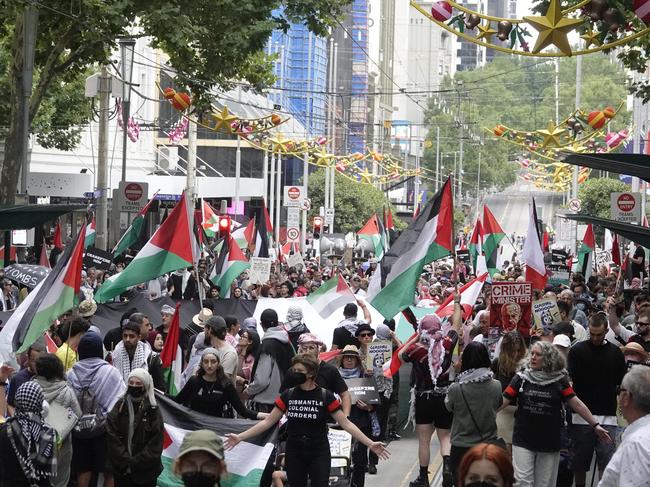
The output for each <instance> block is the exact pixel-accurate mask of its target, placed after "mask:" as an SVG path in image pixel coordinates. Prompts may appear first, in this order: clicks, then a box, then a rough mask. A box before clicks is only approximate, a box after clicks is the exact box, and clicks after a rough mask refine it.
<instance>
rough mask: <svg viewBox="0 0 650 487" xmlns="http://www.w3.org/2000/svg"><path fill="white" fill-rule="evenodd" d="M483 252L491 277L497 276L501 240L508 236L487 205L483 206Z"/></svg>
mask: <svg viewBox="0 0 650 487" xmlns="http://www.w3.org/2000/svg"><path fill="white" fill-rule="evenodd" d="M482 228H483V252H484V253H485V260H486V261H487V266H488V269H489V271H490V275H491V276H493V275H494V274H496V273H497V272H498V271H499V269H497V256H498V254H497V250H498V248H499V245H500V244H501V240H503V239H504V237H505V236H506V234H505V232H504V231H503V229H502V228H501V225H499V222H498V221H497V219H496V218H494V215H493V214H492V212H491V211H490V209H489V208H488V206H487V205H485V206H483V226H482Z"/></svg>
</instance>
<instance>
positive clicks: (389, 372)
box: [382, 332, 417, 378]
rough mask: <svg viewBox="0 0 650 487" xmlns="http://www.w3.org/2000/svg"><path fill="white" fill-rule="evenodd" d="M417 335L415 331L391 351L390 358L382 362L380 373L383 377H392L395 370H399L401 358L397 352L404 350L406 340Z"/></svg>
mask: <svg viewBox="0 0 650 487" xmlns="http://www.w3.org/2000/svg"><path fill="white" fill-rule="evenodd" d="M416 336H417V332H415V333H413V335H411V336H410V337H409V338H408V340H406V341H405V342H404V343H403V344H402V345H401V346H400V347H399V348H398V349H397V350H395V351H394V352H393V356H392V357H391V358H390V360H388V361H386V362H384V365H382V373H383V375H384V377H389V378H390V377H393V376H394V375H395V374H397V372H399V369H400V368H401V367H402V359H400V358H399V354H400V353H401V352H402V350H404V347H405V346H406V342H409V341H411V340H412V339H413V338H415V337H416Z"/></svg>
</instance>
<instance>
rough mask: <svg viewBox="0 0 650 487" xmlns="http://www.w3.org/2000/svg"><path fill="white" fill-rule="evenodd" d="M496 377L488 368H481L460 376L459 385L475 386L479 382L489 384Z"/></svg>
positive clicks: (468, 370)
mask: <svg viewBox="0 0 650 487" xmlns="http://www.w3.org/2000/svg"><path fill="white" fill-rule="evenodd" d="M492 377H494V374H493V373H492V371H491V370H490V369H488V368H487V367H480V368H478V369H467V370H466V371H464V372H461V373H460V374H458V377H457V379H458V383H459V384H475V383H477V382H487V381H489V380H491V379H492Z"/></svg>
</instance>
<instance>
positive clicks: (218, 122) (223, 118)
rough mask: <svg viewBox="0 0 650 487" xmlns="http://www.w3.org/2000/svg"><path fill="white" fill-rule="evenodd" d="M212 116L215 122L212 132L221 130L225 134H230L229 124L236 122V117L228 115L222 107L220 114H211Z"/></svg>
mask: <svg viewBox="0 0 650 487" xmlns="http://www.w3.org/2000/svg"><path fill="white" fill-rule="evenodd" d="M212 116H213V117H214V120H215V124H214V130H219V129H220V128H223V129H224V130H225V131H227V132H232V127H231V126H230V124H231V123H232V122H234V121H235V120H237V116H235V115H233V114H232V113H230V112H229V111H228V107H227V106H225V105H224V107H223V108H222V109H221V111H220V112H216V113H212Z"/></svg>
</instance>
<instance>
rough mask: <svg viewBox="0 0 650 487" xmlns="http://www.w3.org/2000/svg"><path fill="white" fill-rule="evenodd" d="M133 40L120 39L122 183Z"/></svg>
mask: <svg viewBox="0 0 650 487" xmlns="http://www.w3.org/2000/svg"><path fill="white" fill-rule="evenodd" d="M134 47H135V39H134V38H132V37H124V38H122V39H120V54H121V57H122V126H123V127H122V129H123V134H122V135H123V137H122V181H126V146H127V127H128V124H129V116H130V113H129V112H130V108H131V82H132V78H133V50H134V49H133V48H134Z"/></svg>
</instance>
